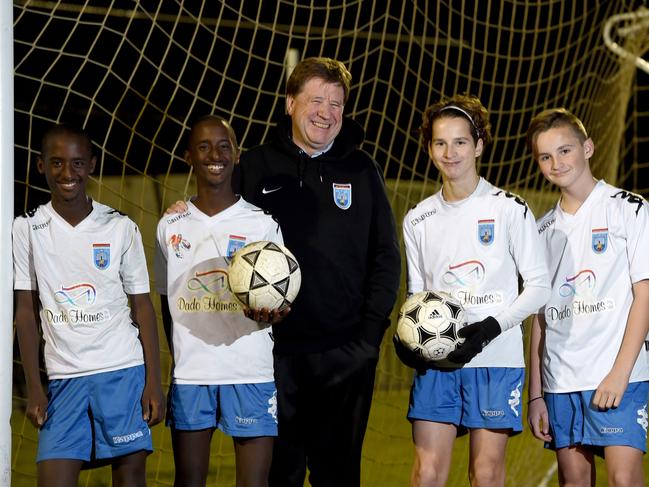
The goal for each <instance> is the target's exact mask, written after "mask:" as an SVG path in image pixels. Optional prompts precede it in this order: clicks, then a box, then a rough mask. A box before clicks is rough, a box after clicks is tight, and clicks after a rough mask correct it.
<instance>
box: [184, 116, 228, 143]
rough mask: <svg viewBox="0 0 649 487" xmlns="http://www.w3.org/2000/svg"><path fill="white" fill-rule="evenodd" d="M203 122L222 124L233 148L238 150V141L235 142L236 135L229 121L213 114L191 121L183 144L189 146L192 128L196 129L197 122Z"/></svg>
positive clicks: (192, 132)
mask: <svg viewBox="0 0 649 487" xmlns="http://www.w3.org/2000/svg"><path fill="white" fill-rule="evenodd" d="M203 122H218V123H220V124H221V125H223V126H224V127H225V129H226V130H227V131H228V134H229V136H230V140H231V142H232V145H233V146H234V149H235V150H236V151H239V143H238V142H237V136H236V134H235V133H234V129H233V128H232V125H230V122H228V121H227V120H226V119H225V118H223V117H220V116H218V115H213V114H209V115H203V116H201V117H199V118H197V119H196V120H194V121H193V122H192V124H191V126H190V128H189V132H188V133H187V143H186V144H185V146H186V147H189V143H190V141H191V140H192V135H193V134H194V130H195V129H196V127H197V126H198V124H200V123H203Z"/></svg>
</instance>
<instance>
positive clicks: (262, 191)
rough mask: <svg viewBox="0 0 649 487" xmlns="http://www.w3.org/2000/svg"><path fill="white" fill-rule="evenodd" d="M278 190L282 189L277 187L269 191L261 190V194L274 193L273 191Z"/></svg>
mask: <svg viewBox="0 0 649 487" xmlns="http://www.w3.org/2000/svg"><path fill="white" fill-rule="evenodd" d="M280 189H282V187H281V186H278V187H277V188H271V189H266V188H262V190H261V194H269V193H274V192H275V191H279V190H280Z"/></svg>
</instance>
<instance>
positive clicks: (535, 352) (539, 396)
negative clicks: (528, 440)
mask: <svg viewBox="0 0 649 487" xmlns="http://www.w3.org/2000/svg"><path fill="white" fill-rule="evenodd" d="M544 343H545V318H544V317H543V316H542V315H538V314H537V315H534V317H533V321H532V330H531V335H530V369H529V375H530V386H529V391H528V400H527V405H528V408H527V422H528V424H529V425H530V428H531V430H532V434H534V436H535V437H536V438H538V439H539V440H543V441H550V440H551V439H552V437H551V436H550V423H549V420H548V409H547V406H546V404H545V400H544V399H543V380H542V378H541V367H542V364H543V347H544Z"/></svg>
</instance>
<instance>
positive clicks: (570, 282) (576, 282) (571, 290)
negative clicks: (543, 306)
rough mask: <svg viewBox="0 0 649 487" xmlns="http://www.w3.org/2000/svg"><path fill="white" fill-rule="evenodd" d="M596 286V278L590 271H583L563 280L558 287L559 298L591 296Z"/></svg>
mask: <svg viewBox="0 0 649 487" xmlns="http://www.w3.org/2000/svg"><path fill="white" fill-rule="evenodd" d="M596 284H597V276H596V275H595V272H594V271H592V270H590V269H583V270H581V271H579V272H578V273H577V274H575V275H574V276H569V277H566V278H565V282H564V283H563V284H562V285H561V286H560V287H559V296H561V297H562V298H567V297H570V296H581V297H585V296H592V295H593V291H594V290H595V286H596Z"/></svg>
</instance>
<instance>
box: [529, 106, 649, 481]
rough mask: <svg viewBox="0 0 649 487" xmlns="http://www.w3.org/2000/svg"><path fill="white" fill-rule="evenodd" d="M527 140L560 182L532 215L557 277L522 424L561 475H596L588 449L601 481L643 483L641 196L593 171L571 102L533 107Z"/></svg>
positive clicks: (540, 326) (644, 264)
mask: <svg viewBox="0 0 649 487" xmlns="http://www.w3.org/2000/svg"><path fill="white" fill-rule="evenodd" d="M527 143H528V146H529V148H530V149H531V151H532V152H533V154H534V158H535V159H536V161H537V162H538V164H539V168H540V169H541V172H542V173H543V175H544V176H545V177H546V178H547V179H548V180H549V181H550V182H552V183H554V184H556V185H557V186H558V187H559V189H560V190H561V198H560V199H559V202H558V203H557V205H556V206H555V207H554V209H552V210H550V211H549V212H548V213H547V214H546V215H545V216H543V217H542V218H540V219H539V222H538V229H539V233H540V234H541V237H542V241H543V242H544V244H545V252H546V255H547V259H548V263H549V266H550V275H551V276H553V277H552V281H553V282H552V294H551V297H550V300H549V301H548V302H547V304H546V305H545V307H544V308H542V309H541V310H540V311H539V314H538V315H536V316H535V319H534V323H533V327H532V336H531V342H530V347H531V357H530V388H529V395H530V397H529V411H528V421H529V423H530V427H531V428H532V431H533V433H534V435H535V436H536V437H537V438H539V439H541V440H543V441H545V442H546V446H547V447H550V448H552V449H555V450H556V455H557V462H558V466H559V469H558V470H559V472H558V473H559V481H560V483H561V485H584V486H590V485H594V483H595V466H594V465H595V464H594V458H593V456H594V454H603V455H604V458H605V461H606V466H607V470H608V477H609V485H624V486H627V485H637V486H640V485H645V483H644V479H643V468H642V455H643V452H645V451H646V442H647V395H648V392H649V382H647V381H648V380H649V366H648V362H647V361H648V358H649V354H648V352H647V348H646V346H645V339H646V336H647V332H648V331H649V326H648V325H649V256H648V253H647V252H648V249H649V212H648V209H647V203H646V201H645V200H644V199H643V198H642V197H640V196H638V195H635V194H633V193H629V192H628V191H624V190H621V189H618V188H615V187H613V186H610V185H609V184H607V183H606V182H604V181H602V180H600V181H598V180H596V179H594V178H593V175H592V173H591V170H590V163H589V160H590V158H591V157H592V155H593V152H594V150H595V147H594V144H593V141H592V140H591V139H590V138H589V137H588V135H587V133H586V130H585V128H584V126H583V124H582V122H581V121H580V120H579V119H578V118H577V117H576V116H575V115H573V114H572V113H570V112H568V111H567V110H565V109H562V108H560V109H550V110H546V111H543V112H541V113H539V114H538V115H537V116H536V117H534V119H533V120H532V122H531V125H530V128H529V130H528V132H527Z"/></svg>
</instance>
